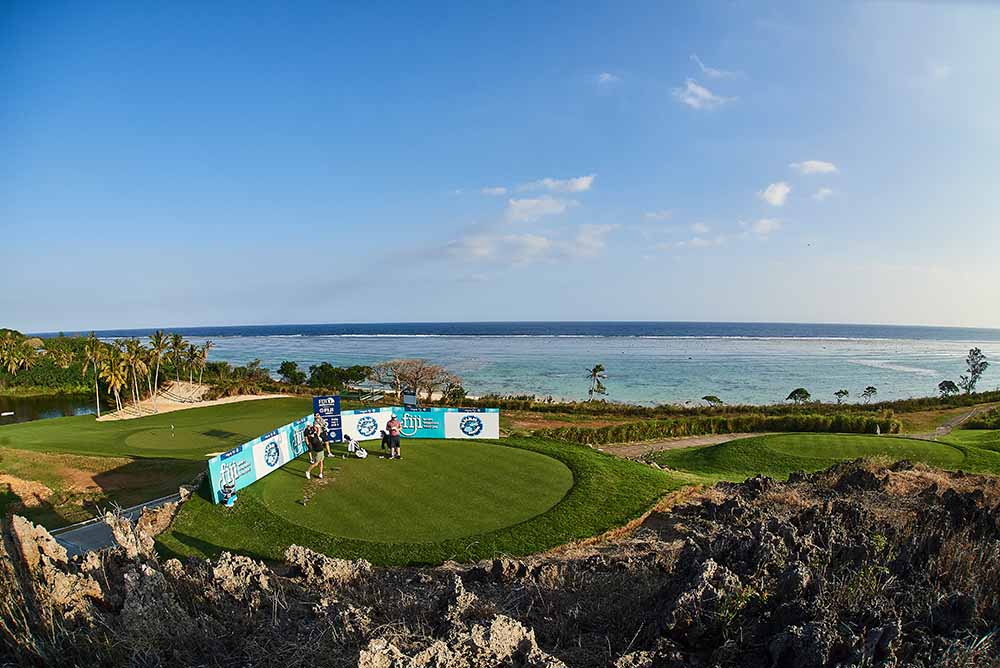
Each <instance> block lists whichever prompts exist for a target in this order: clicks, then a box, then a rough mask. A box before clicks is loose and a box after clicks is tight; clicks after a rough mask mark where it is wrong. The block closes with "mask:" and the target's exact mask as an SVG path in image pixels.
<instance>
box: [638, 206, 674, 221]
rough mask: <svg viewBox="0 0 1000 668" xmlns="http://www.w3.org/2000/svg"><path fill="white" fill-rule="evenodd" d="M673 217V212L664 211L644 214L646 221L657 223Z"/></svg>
mask: <svg viewBox="0 0 1000 668" xmlns="http://www.w3.org/2000/svg"><path fill="white" fill-rule="evenodd" d="M673 215H674V212H673V211H668V210H666V209H661V210H660V211H647V212H646V213H645V218H646V220H655V221H657V222H663V221H664V220H670V219H671V218H672V217H673Z"/></svg>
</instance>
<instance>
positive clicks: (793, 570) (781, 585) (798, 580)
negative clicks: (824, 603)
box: [778, 563, 812, 601]
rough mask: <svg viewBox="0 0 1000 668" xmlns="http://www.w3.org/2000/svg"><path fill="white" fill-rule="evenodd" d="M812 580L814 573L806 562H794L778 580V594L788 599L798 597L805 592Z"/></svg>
mask: <svg viewBox="0 0 1000 668" xmlns="http://www.w3.org/2000/svg"><path fill="white" fill-rule="evenodd" d="M811 581H812V574H811V573H810V572H809V569H808V568H807V567H806V566H805V565H804V564H799V563H796V564H792V565H791V566H789V567H788V568H787V569H785V572H783V573H782V574H781V577H780V578H779V580H778V595H779V596H781V597H782V598H784V599H785V600H788V601H791V600H794V599H797V598H799V597H801V596H802V595H803V594H804V593H805V591H806V588H807V587H808V586H809V583H810V582H811Z"/></svg>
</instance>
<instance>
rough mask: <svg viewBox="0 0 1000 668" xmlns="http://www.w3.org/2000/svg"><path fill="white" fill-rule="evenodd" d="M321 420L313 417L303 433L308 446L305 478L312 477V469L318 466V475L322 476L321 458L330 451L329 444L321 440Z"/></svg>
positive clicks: (329, 453)
mask: <svg viewBox="0 0 1000 668" xmlns="http://www.w3.org/2000/svg"><path fill="white" fill-rule="evenodd" d="M322 424H323V420H322V418H320V417H318V416H317V417H315V418H313V423H312V424H311V425H309V426H308V427H306V428H305V431H304V432H303V435H304V436H305V438H306V445H308V446H309V468H307V469H306V480H309V479H310V478H312V470H313V469H314V468H316V467H317V466H319V477H320V478H322V477H323V460H324V459H325V458H326V456H327V455H332V454H333V453H332V452H330V444H329V443H327V442H326V441H324V440H323V430H322Z"/></svg>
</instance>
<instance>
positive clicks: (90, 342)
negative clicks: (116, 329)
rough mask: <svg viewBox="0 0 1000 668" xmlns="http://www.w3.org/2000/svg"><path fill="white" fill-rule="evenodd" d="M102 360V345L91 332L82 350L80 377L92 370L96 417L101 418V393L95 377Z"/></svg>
mask: <svg viewBox="0 0 1000 668" xmlns="http://www.w3.org/2000/svg"><path fill="white" fill-rule="evenodd" d="M103 359H104V344H103V343H101V342H100V341H98V340H97V337H96V336H94V333H93V332H91V333H90V336H88V337H87V343H86V345H85V346H84V348H83V370H82V371H81V372H80V373H81V375H84V376H86V375H87V369H90V368H93V369H94V400H95V401H96V402H97V417H101V393H100V392H99V391H98V389H97V375H98V374H99V373H100V366H101V361H102V360H103Z"/></svg>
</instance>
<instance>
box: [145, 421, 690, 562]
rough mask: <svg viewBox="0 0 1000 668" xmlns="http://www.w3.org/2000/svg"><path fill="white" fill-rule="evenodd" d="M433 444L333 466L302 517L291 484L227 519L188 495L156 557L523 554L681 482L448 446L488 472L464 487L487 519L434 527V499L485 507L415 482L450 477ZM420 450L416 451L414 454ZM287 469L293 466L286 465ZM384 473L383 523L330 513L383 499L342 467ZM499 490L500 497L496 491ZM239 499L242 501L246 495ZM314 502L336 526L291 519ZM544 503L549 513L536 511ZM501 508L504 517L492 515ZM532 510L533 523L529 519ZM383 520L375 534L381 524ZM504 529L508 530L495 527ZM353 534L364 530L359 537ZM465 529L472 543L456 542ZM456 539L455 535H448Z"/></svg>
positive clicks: (591, 530) (540, 446)
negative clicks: (391, 457)
mask: <svg viewBox="0 0 1000 668" xmlns="http://www.w3.org/2000/svg"><path fill="white" fill-rule="evenodd" d="M441 445H442V444H441V443H437V444H430V443H429V444H426V445H423V444H421V445H417V446H412V447H410V448H409V449H404V459H403V460H402V461H399V462H385V461H381V460H372V461H369V460H365V461H362V462H358V464H361V465H363V466H356V465H355V464H354V462H353V461H352V460H347V462H350V464H351V465H350V466H349V467H348V466H344V464H345V462H344V460H340V461H339V462H338V466H344V468H343V469H342V470H341V471H338V472H337V473H336V474H335V476H340V475H342V474H347V475H343V478H344V480H343V481H342V482H333V483H332V484H331V485H330V486H329V487H328V488H326V489H320V490H318V492H317V493H316V494H314V495H313V496H312V497H311V499H310V500H309V501H308V503H307V505H306V506H305V507H304V508H303V507H301V506H300V507H299V508H297V509H296V508H293V507H292V506H291V505H288V499H289V498H291V497H290V496H289V494H288V492H282V491H281V489H280V488H281V487H285V486H286V485H296V486H298V489H303V488H307V485H304V483H305V481H304V480H302V479H301V478H296V479H293V480H294V481H295V482H293V483H289V482H285V481H281V480H279V481H276V482H275V483H274V484H273V485H272V486H268V485H266V484H265V485H264V487H262V488H260V489H259V490H257V489H254V488H257V487H260V483H258V485H255V486H254V488H247V490H244V493H242V494H241V496H240V500H239V501H238V502H237V504H236V506H235V507H234V508H231V509H227V508H224V507H220V506H216V505H213V504H211V503H210V502H209V501H208V500H206V499H205V498H204V497H202V496H198V497H196V498H194V499H192V500H191V501H190V502H188V503H187V504H186V505H185V506H184V509H183V510H182V512H181V513H180V515H179V516H178V518H177V521H176V522H175V524H174V526H173V527H172V528H171V530H170V531H169V532H168V533H166V534H164V535H163V536H161V537H160V542H159V545H160V548H161V551H162V552H164V553H165V554H167V555H177V556H187V555H197V556H211V555H215V554H218V553H219V552H221V551H222V550H230V551H237V552H241V553H244V554H249V555H251V556H255V557H258V558H264V559H271V560H277V559H280V558H281V556H282V554H283V552H284V549H285V548H286V547H287V546H288V545H290V544H293V543H297V544H299V545H303V546H305V547H309V548H311V549H313V550H316V551H318V552H323V553H325V554H330V555H334V556H338V557H344V558H365V559H368V560H370V561H372V562H374V563H376V564H381V565H403V564H433V563H441V562H442V561H445V560H448V559H454V560H459V561H470V560H475V559H482V558H489V557H493V556H496V555H502V554H508V555H525V554H530V553H533V552H538V551H541V550H545V549H549V548H552V547H556V546H558V545H562V544H564V543H567V542H571V541H574V540H580V539H584V538H589V537H591V536H594V535H597V534H600V533H603V532H605V531H608V530H611V529H613V528H616V527H619V526H621V525H623V524H626V523H627V522H629V521H630V520H632V519H634V518H636V517H638V516H640V515H642V514H643V513H644V512H645V511H646V510H648V509H649V508H650V507H651V506H652V504H653V503H655V502H656V500H657V499H659V498H660V497H661V496H662V495H663V494H665V493H666V492H668V491H670V490H673V489H677V488H679V487H681V486H682V485H683V484H686V483H687V482H690V479H689V478H688V477H687V476H683V475H668V474H665V473H663V472H661V471H657V470H656V469H653V468H650V467H647V466H643V465H642V464H638V463H635V462H631V461H627V460H622V459H619V458H616V457H613V456H611V455H606V454H603V453H601V452H597V451H595V450H591V449H589V448H581V447H579V446H575V445H570V444H566V443H559V442H554V441H545V440H541V439H533V438H511V439H505V440H504V441H502V442H496V443H488V442H461V443H451V444H448V445H453V446H454V447H457V448H465V449H466V450H468V452H466V453H464V455H463V457H464V458H465V461H467V462H468V461H473V460H475V461H480V462H484V461H490V462H495V463H496V464H497V465H496V467H492V466H490V467H486V468H481V469H477V470H476V471H475V472H474V475H473V476H472V478H473V480H472V481H470V482H473V483H474V482H475V480H474V478H475V477H477V476H478V478H479V479H480V481H479V483H478V485H481V486H484V487H487V488H488V489H491V490H493V491H492V492H490V494H492V495H494V499H493V501H492V502H491V503H492V507H487V506H481V510H480V512H483V513H486V514H487V515H492V517H490V516H488V517H486V518H460V519H456V520H453V521H455V522H460V524H459V525H458V526H450V525H447V524H445V525H437V526H435V520H434V519H433V517H432V516H433V515H434V509H435V508H436V507H440V504H441V503H442V501H444V502H445V505H448V504H451V505H453V506H454V507H452V508H449V509H448V511H447V512H448V513H449V515H451V516H456V515H461V513H462V511H463V509H465V511H466V514H467V515H472V514H473V513H474V512H475V510H476V509H475V508H473V506H472V505H471V504H482V503H483V502H484V499H483V498H482V496H481V493H480V492H478V491H477V490H476V485H475V484H473V485H472V486H469V485H468V484H467V480H468V478H467V477H468V476H469V472H467V471H460V470H458V468H456V469H455V470H453V471H451V472H448V474H447V476H444V474H445V473H446V471H439V473H440V474H441V475H442V476H443V477H442V479H440V480H439V481H436V482H434V481H431V482H427V483H425V482H422V481H420V480H417V479H416V477H415V476H414V475H413V473H414V472H416V471H418V470H420V468H422V467H425V466H429V467H431V468H440V467H447V468H450V467H449V465H448V463H447V461H446V458H447V457H448V456H452V455H453V454H454V452H453V451H452V450H450V449H444V448H441V447H440V446H441ZM404 448H405V446H404ZM424 448H426V452H424V453H421V454H418V453H419V451H420V450H421V449H424ZM407 456H409V457H412V458H413V464H412V466H413V468H412V469H410V470H409V471H407V469H406V468H405V467H406V466H407V464H408V461H409V460H408V459H406V457H407ZM421 459H423V460H424V461H423V462H421ZM545 459H551V460H552V463H549V462H545V463H543V461H544V460H545ZM296 465H299V466H300V465H301V464H295V465H293V466H296ZM526 465H530V466H531V467H532V468H534V467H538V469H539V470H538V471H533V472H529V471H527V470H525V468H524V467H525V466H526ZM393 466H398V467H399V468H398V469H397V472H392V471H389V473H388V474H387V475H392V476H401V477H400V478H398V480H399V484H398V486H397V488H396V489H395V490H393V491H392V492H391V496H390V497H389V499H388V501H389V503H388V504H387V508H385V509H383V511H382V514H380V515H375V514H367V515H366V516H365V522H364V523H361V524H355V522H356V520H354V519H353V518H351V514H352V513H357V512H359V511H358V510H343V509H342V510H333V509H332V506H335V505H336V504H337V502H338V500H339V499H340V496H339V494H340V488H339V487H337V485H338V484H339V485H341V486H342V487H345V488H346V487H354V490H353V491H352V492H350V493H349V494H348V493H346V492H345V494H348V495H347V496H346V497H345V500H344V505H345V506H346V505H347V504H348V501H347V499H354V500H355V501H359V500H360V502H361V503H363V504H364V507H365V508H367V509H368V511H369V512H371V511H372V509H373V508H374V507H375V506H377V505H380V504H383V500H379V499H377V498H375V499H371V498H369V499H365V498H364V497H368V496H374V495H375V490H366V489H365V487H364V485H363V479H362V478H360V477H359V478H353V474H349V473H348V471H349V469H351V468H353V469H356V470H358V471H361V470H363V469H370V470H371V471H373V472H374V473H373V475H381V472H382V471H384V470H386V469H391V467H393ZM376 467H378V468H376ZM564 469H565V470H568V472H569V473H570V474H571V475H572V486H571V487H570V488H569V489H568V490H567V489H566V486H565V485H566V482H567V479H566V477H565V472H564ZM518 476H528V479H526V480H524V481H515V478H517V477H518ZM504 486H509V487H511V489H510V490H503V488H504ZM515 486H516V490H515V489H514V488H515ZM250 490H253V492H252V493H248V492H249V491H250ZM411 490H419V494H418V493H417V492H413V493H412V494H411ZM442 490H444V491H443V493H444V495H445V497H444V499H434V500H433V501H432V503H433V504H434V505H433V506H432V507H430V508H429V509H428V507H426V506H424V505H422V504H424V503H425V502H428V501H431V500H430V499H428V498H427V497H426V496H424V495H426V494H428V493H435V494H441V493H442ZM564 492H565V493H564ZM296 493H297V494H301V492H293V493H292V494H291V496H295V495H296ZM563 493H564V494H563ZM324 494H329V495H330V499H329V500H325V501H323V502H322V503H323V506H322V507H321V508H330V511H329V512H331V513H334V515H335V516H334V517H332V518H326V519H321V518H318V517H313V518H306V517H304V516H302V513H303V511H304V510H308V508H309V506H310V505H312V504H314V503H317V498H318V497H319V496H321V495H324ZM397 500H399V502H398V503H397ZM553 501H555V503H554V505H551V507H549V508H548V509H547V510H544V507H545V506H547V505H549V504H550V503H551V502H553ZM466 504H470V505H466ZM504 504H510V505H512V506H513V507H512V508H502V507H501V506H502V505H504ZM386 510H387V512H386ZM535 512H537V513H539V514H534V515H533V516H532V513H535ZM289 514H292V517H291V518H289ZM501 515H502V516H503V518H502V519H501ZM338 517H339V518H340V519H339V520H338V519H337V518H338ZM338 522H343V524H342V525H341V524H338ZM382 522H384V523H386V524H385V525H383V526H380V523H382ZM504 522H511V524H509V525H506V526H501V524H502V523H504ZM305 524H311V525H312V526H304V525H305ZM408 524H413V525H414V526H412V527H411V526H407V525H408ZM392 525H395V526H392ZM359 527H360V528H362V529H364V528H367V531H362V533H361V534H360V535H358V528H359ZM320 529H322V530H320ZM466 531H471V532H472V533H464V532H466ZM459 533H463V534H464V535H455V534H459Z"/></svg>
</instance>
